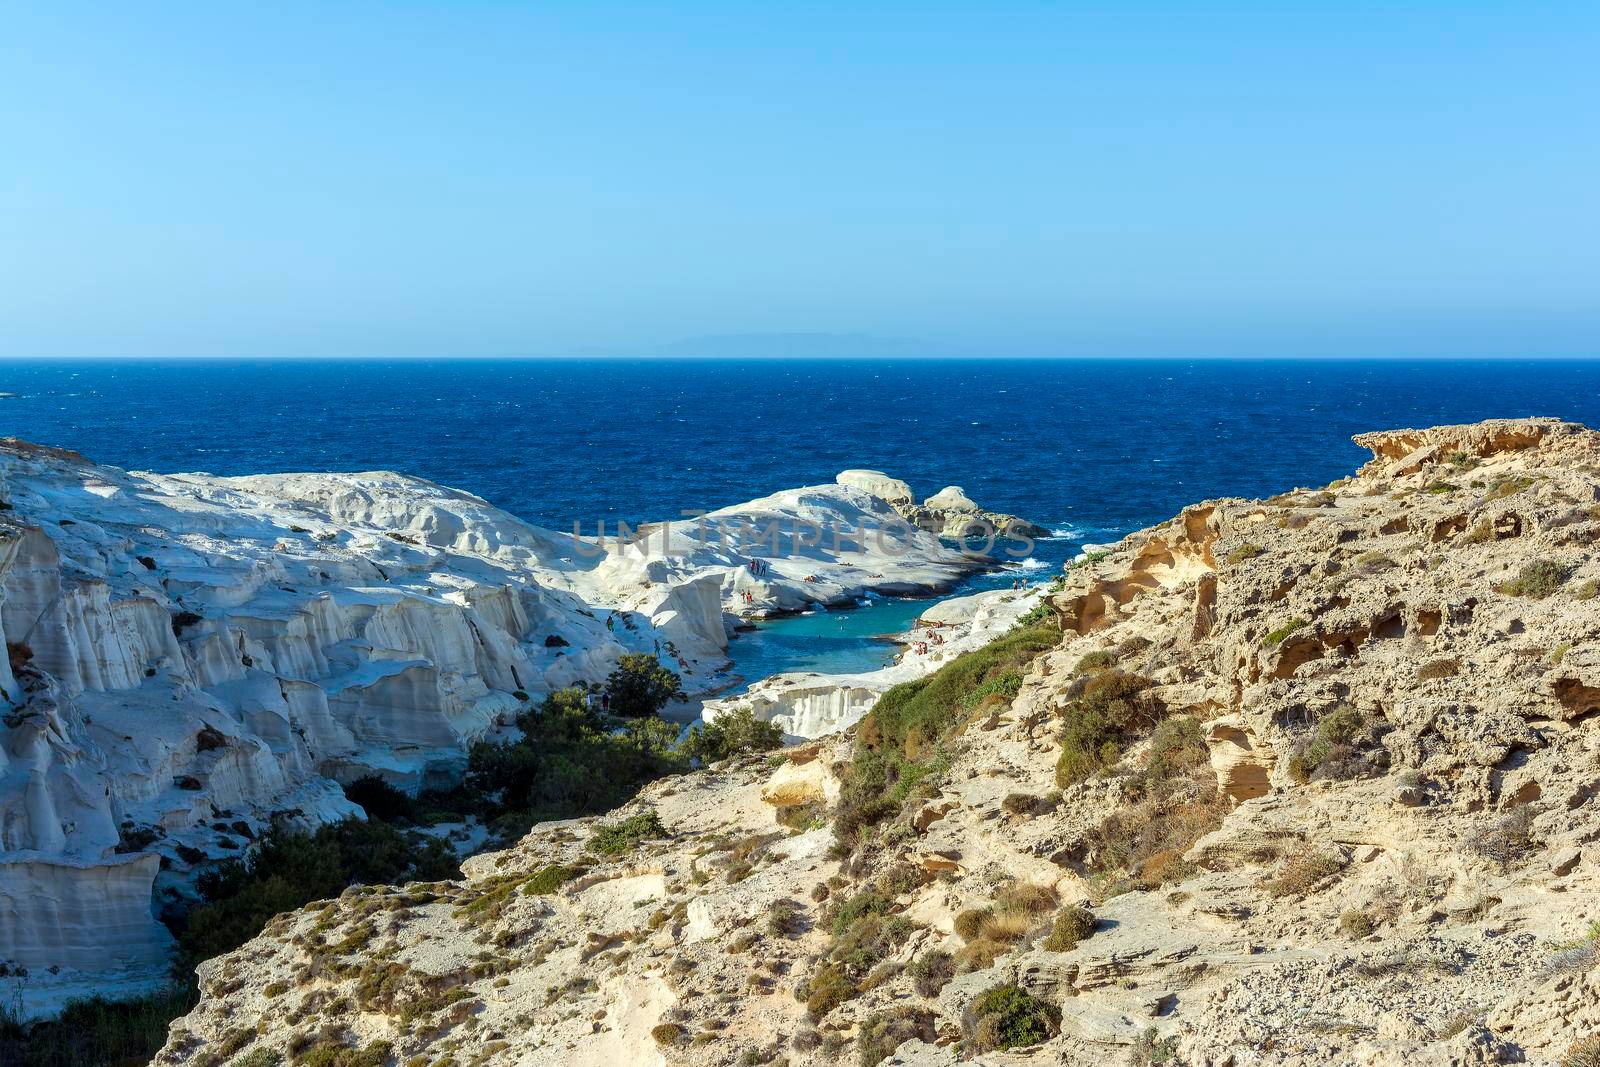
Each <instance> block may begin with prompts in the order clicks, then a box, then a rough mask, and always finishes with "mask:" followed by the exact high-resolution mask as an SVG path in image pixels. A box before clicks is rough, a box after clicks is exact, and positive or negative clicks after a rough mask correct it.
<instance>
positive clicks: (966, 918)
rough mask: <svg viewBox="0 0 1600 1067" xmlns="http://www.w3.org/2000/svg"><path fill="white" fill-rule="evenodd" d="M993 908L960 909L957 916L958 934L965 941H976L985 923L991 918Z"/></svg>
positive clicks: (956, 927) (956, 928) (956, 926)
mask: <svg viewBox="0 0 1600 1067" xmlns="http://www.w3.org/2000/svg"><path fill="white" fill-rule="evenodd" d="M993 911H994V909H993V908H968V909H966V910H965V911H959V912H957V913H956V917H955V931H956V936H957V937H959V938H961V940H963V941H976V940H977V939H978V936H979V934H980V933H981V932H982V930H983V924H984V921H985V920H986V919H988V918H989V915H990V913H992V912H993Z"/></svg>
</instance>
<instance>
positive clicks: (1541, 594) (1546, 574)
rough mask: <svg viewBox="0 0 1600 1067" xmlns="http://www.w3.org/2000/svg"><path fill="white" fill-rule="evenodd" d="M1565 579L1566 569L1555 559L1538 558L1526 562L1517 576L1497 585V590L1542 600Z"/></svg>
mask: <svg viewBox="0 0 1600 1067" xmlns="http://www.w3.org/2000/svg"><path fill="white" fill-rule="evenodd" d="M1566 580H1567V569H1566V568H1565V567H1563V566H1562V565H1561V564H1559V563H1557V562H1556V561H1555V560H1550V559H1540V560H1534V561H1533V562H1532V563H1529V564H1526V565H1525V566H1524V567H1523V568H1522V570H1520V571H1518V572H1517V576H1516V577H1515V578H1513V579H1511V580H1510V581H1508V582H1505V583H1503V584H1502V585H1500V586H1497V587H1496V589H1497V591H1498V592H1501V593H1505V594H1506V595H1507V596H1520V597H1527V598H1528V599H1530V600H1543V599H1544V598H1545V597H1547V596H1549V595H1550V594H1552V593H1554V592H1555V591H1556V590H1557V589H1560V588H1561V584H1562V583H1563V582H1565V581H1566Z"/></svg>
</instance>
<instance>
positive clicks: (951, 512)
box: [838, 470, 1050, 548]
mask: <svg viewBox="0 0 1600 1067" xmlns="http://www.w3.org/2000/svg"><path fill="white" fill-rule="evenodd" d="M838 482H839V484H840V485H846V486H850V487H852V488H855V489H860V490H862V491H863V492H866V493H870V494H871V495H872V496H875V497H877V498H878V499H880V500H883V501H885V502H886V503H888V504H889V505H891V506H892V507H893V508H894V509H895V511H897V512H898V513H899V514H900V515H901V516H902V517H903V518H904V519H905V520H906V521H907V522H909V523H911V524H912V525H913V526H914V527H916V528H917V529H919V530H926V531H928V532H929V533H932V534H937V535H938V536H940V537H946V538H951V539H956V540H962V541H987V540H988V539H989V538H990V537H992V536H994V535H1003V536H1005V537H1008V538H1011V539H1012V540H1014V541H1016V542H1018V543H1019V544H1021V543H1022V541H1023V539H1025V538H1037V537H1048V536H1050V531H1049V530H1048V529H1046V528H1045V527H1043V526H1040V525H1038V524H1036V523H1032V522H1028V521H1027V520H1025V519H1019V518H1017V516H1015V515H1006V514H1003V513H1001V512H997V511H985V510H983V509H982V508H980V507H979V506H978V505H977V504H975V503H973V501H972V499H971V498H970V497H968V496H967V494H966V491H965V490H963V489H962V488H961V487H960V486H959V485H947V486H945V487H944V488H943V489H941V490H939V491H938V492H937V493H935V494H933V495H932V496H930V497H928V498H927V499H926V500H924V501H923V502H922V503H921V504H918V503H917V502H916V498H915V497H914V496H913V495H912V492H911V487H910V486H909V485H907V484H906V483H905V482H903V481H901V480H900V479H898V478H891V477H889V476H888V475H887V474H885V473H883V472H882V471H873V470H848V471H841V472H840V473H839V476H838ZM992 547H993V546H991V548H992Z"/></svg>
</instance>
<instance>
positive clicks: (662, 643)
mask: <svg viewBox="0 0 1600 1067" xmlns="http://www.w3.org/2000/svg"><path fill="white" fill-rule="evenodd" d="M0 501H3V502H4V507H3V510H0V629H3V631H4V635H5V640H6V643H7V648H8V651H9V655H8V657H7V659H6V660H4V661H0V694H3V701H0V703H3V706H4V709H5V710H4V720H3V723H4V725H3V729H0V961H4V962H5V963H7V964H8V965H10V966H12V967H20V968H26V969H27V970H28V971H29V974H30V979H29V981H28V983H27V984H26V991H25V992H26V996H27V998H28V999H27V1002H26V1004H25V1010H27V1011H30V1012H34V1011H44V1010H48V1009H49V1008H50V1007H52V1006H53V1005H55V1004H58V1003H59V1002H60V1000H61V999H62V998H63V997H64V996H67V995H77V994H80V993H87V992H109V993H113V994H116V993H124V992H135V991H137V990H139V989H141V988H144V987H148V986H150V985H153V984H158V983H160V982H162V981H164V978H165V972H166V968H167V952H168V948H169V943H170V938H169V937H168V935H167V933H166V931H165V929H164V928H163V927H162V926H161V924H159V923H158V922H156V921H155V918H154V914H155V912H156V911H158V910H159V909H160V907H161V905H162V904H163V903H164V902H165V901H166V900H167V899H168V897H169V896H170V895H171V894H182V893H183V892H185V891H186V889H187V882H188V880H189V878H190V877H191V875H192V872H193V871H194V870H195V869H196V867H197V866H198V865H199V864H201V863H203V862H205V861H206V860H208V859H210V858H214V857H217V856H224V855H229V854H237V853H238V852H239V850H241V849H243V848H247V847H248V846H249V842H250V841H251V840H252V839H253V838H254V837H255V836H257V835H258V834H259V833H260V832H261V831H262V830H263V829H264V828H265V827H266V826H267V825H269V824H271V823H273V822H288V823H291V824H293V823H298V824H300V825H314V824H316V823H319V822H323V821H328V820H334V819H339V818H342V817H346V816H348V815H352V814H360V811H359V809H358V808H356V807H355V806H354V805H352V804H350V803H349V802H348V801H347V800H346V799H345V797H344V793H343V791H342V789H341V787H340V783H342V782H343V783H348V782H349V781H351V780H352V779H354V778H357V777H361V776H363V775H369V774H375V775H378V776H380V777H383V778H385V779H387V780H389V781H390V782H391V783H393V784H395V785H397V786H399V787H401V788H403V789H406V790H408V791H415V790H417V789H419V788H422V787H425V786H442V785H447V784H449V783H450V782H452V781H453V780H454V779H455V778H456V777H457V776H458V775H459V773H460V771H461V770H462V768H463V766H464V762H465V753H466V748H467V746H468V745H469V744H470V743H471V742H472V741H474V740H476V739H478V738H481V737H484V736H485V735H487V734H489V733H491V732H493V731H497V730H500V729H502V728H504V727H506V726H507V724H508V723H510V722H511V721H512V719H513V717H514V716H515V715H516V713H517V712H518V711H519V710H521V709H522V708H524V707H525V706H527V704H528V703H529V702H530V701H537V700H538V699H539V698H540V697H541V696H542V695H544V694H545V693H548V692H549V691H551V690H553V689H556V688H559V687H563V686H568V685H573V684H586V683H596V682H599V681H602V680H603V679H604V678H605V677H606V675H607V673H608V672H609V671H610V670H611V668H612V667H613V666H614V665H615V664H616V662H617V660H618V658H619V657H620V656H621V655H622V654H624V653H628V652H643V653H648V654H652V655H656V656H658V657H659V658H660V659H661V661H662V662H663V663H665V664H667V665H668V666H670V667H671V668H672V669H673V670H675V671H677V672H678V673H679V674H680V675H681V676H682V677H683V679H684V685H685V688H686V689H687V691H688V692H689V694H690V695H695V694H704V693H709V692H713V691H715V690H717V689H718V688H721V687H723V686H725V685H726V684H727V675H726V672H725V668H726V667H727V663H728V660H727V655H726V647H727V641H728V634H729V630H730V625H731V623H732V622H733V620H734V618H735V616H736V615H738V614H762V613H774V612H783V611H795V610H801V609H804V608H807V607H811V606H815V605H818V604H823V605H826V604H848V603H854V602H855V600H856V599H857V598H859V597H861V596H863V595H865V594H867V593H869V592H890V593H908V594H910V593H922V594H927V593H931V592H935V591H939V590H943V589H946V588H949V587H950V586H951V585H953V584H954V583H955V582H956V581H957V580H959V579H960V577H961V576H962V575H964V574H966V573H969V572H970V571H972V570H974V569H976V568H978V567H980V566H982V565H983V561H981V560H977V559H975V558H972V557H970V556H967V555H965V554H963V553H961V552H959V551H956V550H953V549H951V548H949V547H947V546H944V545H941V544H940V543H939V542H938V540H937V539H936V538H934V537H933V536H931V535H929V534H927V533H924V532H921V531H916V530H909V529H906V528H904V526H903V524H898V525H897V524H896V520H897V516H896V513H895V512H893V511H892V510H891V509H890V507H889V506H888V504H886V503H884V502H883V501H881V500H879V499H876V498H874V497H872V496H870V495H868V494H867V493H864V492H861V491H859V490H855V489H849V488H846V487H843V486H838V485H831V486H818V487H812V488H805V489H798V490H791V491H786V492H783V493H778V494H775V495H773V496H771V497H767V498H764V499H762V500H757V501H754V502H752V503H750V504H748V505H744V506H741V507H736V508H728V509H724V510H721V511H717V512H713V513H711V514H710V515H707V516H704V517H702V518H699V519H692V520H684V521H679V522H674V523H666V524H659V525H656V526H653V527H650V528H649V529H648V531H647V532H644V534H643V536H637V535H636V536H635V537H633V538H628V539H619V538H618V537H617V536H614V535H610V536H605V537H587V538H586V537H579V536H575V535H571V534H564V533H558V532H554V531H550V530H545V529H540V528H538V527H535V526H532V525H529V524H528V523H525V522H522V521H521V520H519V519H517V518H515V517H514V516H511V515H509V514H507V513H505V512H503V511H500V510H499V509H497V508H495V507H493V506H491V505H490V504H488V503H486V502H484V501H483V500H480V499H478V498H477V497H474V496H471V495H469V494H467V493H462V492H458V491H455V490H452V489H448V488H445V487H443V486H438V485H434V484H432V483H429V482H426V481H422V480H420V479H416V478H409V477H406V476H403V475H399V474H394V473H391V472H383V471H378V472H365V473H356V474H288V475H261V476H252V477H243V478H219V477H211V476H208V475H199V474H176V475H159V474H148V473H140V472H130V471H124V470H119V469H117V468H114V467H108V466H104V465H100V464H95V463H93V462H91V461H89V460H87V459H85V458H84V457H82V456H79V455H77V454H75V453H72V452H68V451H64V450H60V449H52V448H46V447H41V446H36V445H30V444H27V443H24V442H20V441H14V440H11V441H5V442H3V443H0ZM796 531H800V532H799V533H798V534H797V533H796ZM862 531H868V532H867V533H863V532H862ZM840 532H842V533H843V534H844V535H845V539H844V540H842V541H837V542H836V541H834V540H833V539H832V538H833V535H834V534H836V533H840ZM852 532H854V533H856V534H859V536H856V537H854V538H853V539H850V534H851V533H852ZM597 533H607V534H610V533H612V532H607V531H597ZM813 535H814V536H813ZM754 559H760V560H761V561H762V563H763V564H764V566H762V567H761V568H759V570H760V574H759V576H758V575H757V574H755V573H754V572H753V571H752V568H751V567H750V562H751V560H754ZM153 889H155V890H157V892H156V893H155V897H154V900H153V899H152V890H153Z"/></svg>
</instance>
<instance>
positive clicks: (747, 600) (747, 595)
mask: <svg viewBox="0 0 1600 1067" xmlns="http://www.w3.org/2000/svg"><path fill="white" fill-rule="evenodd" d="M739 595H740V596H741V597H743V598H744V602H745V603H746V604H754V603H755V602H756V598H755V597H754V596H753V595H752V594H751V593H750V592H749V591H745V592H742V593H740V594H739Z"/></svg>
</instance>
